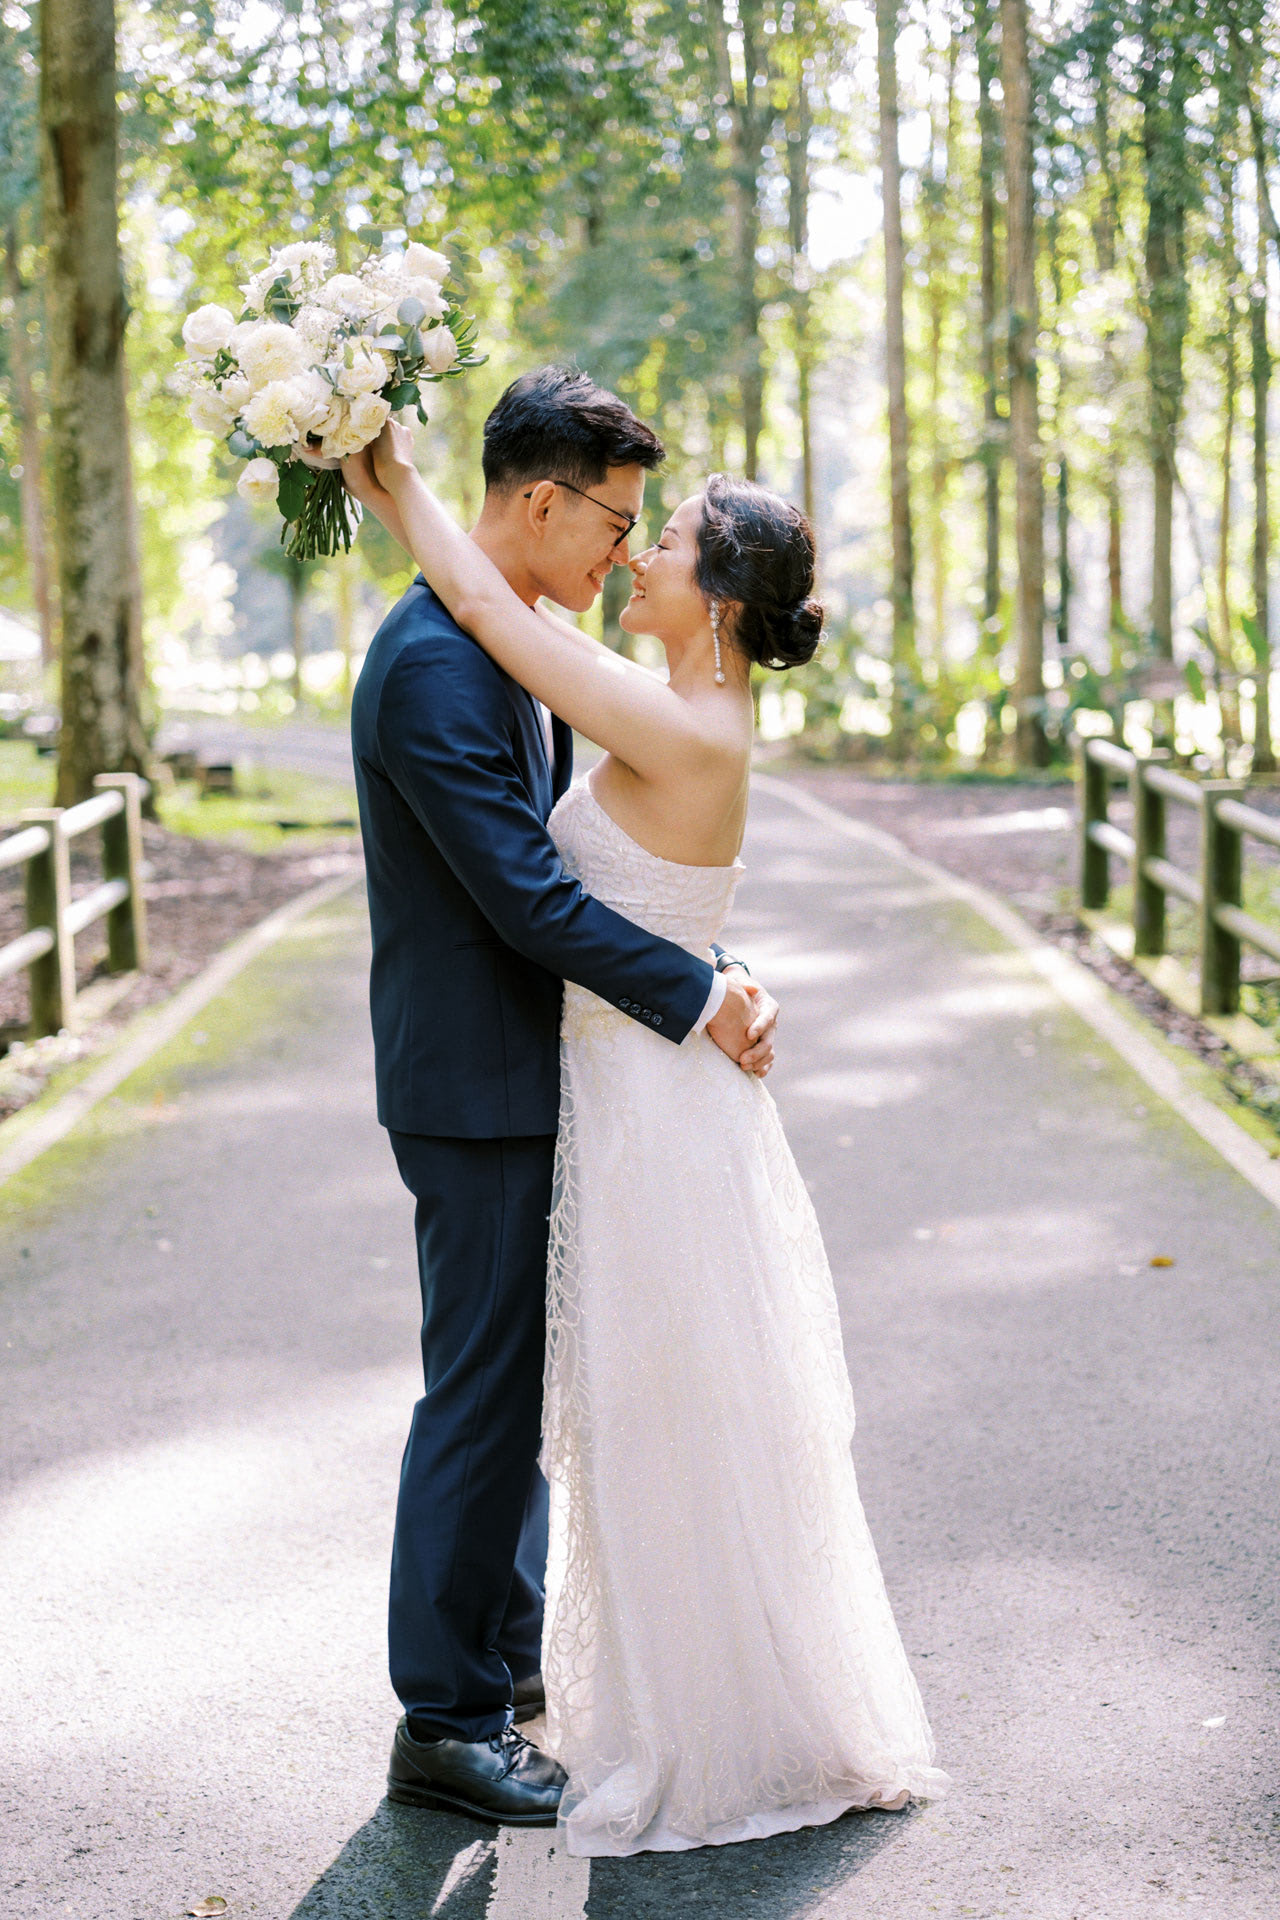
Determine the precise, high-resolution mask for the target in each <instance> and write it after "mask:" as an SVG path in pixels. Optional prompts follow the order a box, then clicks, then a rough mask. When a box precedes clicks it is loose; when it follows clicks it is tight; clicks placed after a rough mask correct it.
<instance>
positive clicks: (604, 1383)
mask: <svg viewBox="0 0 1280 1920" xmlns="http://www.w3.org/2000/svg"><path fill="white" fill-rule="evenodd" d="M550 827H551V832H552V834H553V836H554V838H555V840H556V843H557V845H558V846H559V849H560V852H561V856H562V858H563V860H564V862H565V865H566V866H567V867H568V868H569V870H570V871H571V872H572V873H573V874H574V875H575V876H576V877H577V878H578V879H580V880H581V881H582V883H583V885H584V886H585V887H586V888H587V889H588V890H589V891H590V892H591V893H593V894H594V895H595V897H596V898H597V899H598V900H601V901H603V902H604V903H605V904H606V905H608V906H611V907H614V908H616V909H617V910H618V912H620V913H623V914H625V915H626V916H627V918H628V919H631V920H634V921H636V922H637V923H638V924H639V925H641V926H644V927H647V928H649V929H650V930H651V931H652V932H654V933H660V934H663V935H665V936H666V937H667V938H668V939H670V940H674V941H676V942H677V943H679V944H680V945H682V946H685V947H688V948H689V949H690V950H692V951H696V952H705V951H706V949H707V947H708V944H709V942H710V941H711V940H713V939H714V938H715V937H716V935H717V933H718V932H719V930H720V928H721V926H722V925H723V923H724V921H725V919H726V917H727V915H728V911H729V907H730V904H731V902H732V899H733V894H734V890H735V888H736V886H737V883H738V879H739V877H740V875H741V873H742V872H743V868H742V865H741V863H740V862H737V863H735V865H734V866H733V867H689V866H682V865H677V864H676V863H674V862H672V861H669V860H663V859H659V858H658V856H657V855H655V854H651V853H648V852H646V851H645V850H644V849H643V848H642V847H640V846H639V845H638V844H637V843H636V842H635V841H634V840H632V839H631V838H630V836H629V835H627V834H626V833H624V832H623V831H622V829H621V828H620V827H619V826H617V825H616V824H615V823H614V822H613V820H611V819H610V817H609V816H608V814H606V813H605V812H604V811H603V809H602V808H601V807H600V805H599V803H598V802H597V801H596V800H595V798H594V796H593V795H592V793H591V791H590V789H589V787H588V786H587V785H586V784H585V783H583V784H580V785H578V786H575V787H572V788H570V790H569V792H568V793H567V794H565V796H564V797H563V799H561V801H560V802H559V804H558V805H557V807H556V808H555V811H554V812H553V814H552V816H551V822H550ZM561 1072H562V1096H561V1112H560V1131H559V1140H558V1144H557V1154H556V1186H555V1199H554V1206H553V1211H552V1218H551V1254H550V1262H549V1292H548V1346H547V1374H546V1413H545V1429H544V1459H543V1464H544V1466H545V1468H546V1472H547V1476H548V1478H549V1480H550V1482H551V1551H550V1558H549V1564H548V1575H547V1616H546V1629H545V1635H544V1644H543V1671H544V1675H545V1678H546V1686H547V1705H548V1714H547V1722H548V1744H549V1746H550V1748H551V1750H552V1752H554V1753H555V1754H556V1755H557V1757H558V1758H559V1759H560V1761H561V1762H562V1763H563V1765H564V1766H565V1768H566V1769H567V1771H568V1774H569V1784H568V1787H567V1789H566V1792H565V1795H564V1800H563V1803H562V1808H561V1820H562V1823H563V1825H564V1826H565V1828H566V1839H567V1844H568V1847H569V1851H570V1852H571V1853H575V1854H580V1855H597V1854H630V1853H638V1852H641V1851H651V1850H652V1851H676V1850H680V1849H684V1848H688V1847H697V1846H705V1845H709V1844H718V1843H721V1842H726V1841H736V1840H745V1839H752V1838H758V1837H761V1836H763V1835H765V1834H771V1833H780V1832H786V1831H791V1830H793V1829H795V1828H797V1827H803V1826H816V1825H820V1824H822V1823H823V1822H825V1821H829V1820H834V1819H835V1818H836V1817H837V1816H838V1815H839V1814H841V1813H843V1812H844V1811H845V1810H846V1809H848V1808H850V1807H867V1806H877V1805H879V1806H883V1805H886V1804H889V1803H892V1802H895V1801H897V1800H898V1799H899V1798H900V1796H902V1795H903V1794H906V1793H909V1794H912V1795H915V1796H918V1797H922V1798H924V1797H930V1796H933V1797H936V1796H937V1795H938V1794H940V1793H941V1792H942V1791H944V1790H945V1788H946V1786H947V1785H948V1780H947V1776H946V1775H945V1774H944V1773H942V1772H940V1771H939V1770H938V1769H937V1768H936V1767H935V1766H934V1765H933V1757H934V1749H933V1740H932V1736H931V1734H930V1730H929V1725H928V1721H927V1720H926V1718H925V1712H924V1708H923V1705H922V1703H921V1699H920V1694H919V1690H918V1688H917V1686H916V1683H915V1679H914V1677H913V1675H912V1673H911V1669H910V1667H909V1666H908V1664H907V1658H906V1654H905V1652H904V1651H903V1647H902V1642H901V1640H900V1638H899V1635H898V1630H897V1627H896V1625H895V1623H894V1619H893V1614H892V1611H891V1610H890V1606H889V1601H888V1598H887V1596H886V1593H885V1589H884V1583H883V1580H882V1578H881V1573H880V1567H879V1562H878V1560H877V1558H876V1552H875V1548H874V1546H873V1544H872V1541H871V1536H870V1534H869V1532H868V1530H867V1524H866V1520H865V1518H864V1516H863V1511H862V1506H861V1503H860V1501H859V1498H858V1490H857V1484H856V1481H855V1477H854V1469H853V1464H852V1459H851V1456H850V1442H851V1439H852V1434H853V1396H852V1392H851V1390H850V1386H849V1377H848V1373H847V1371H846V1368H845V1361H844V1352H843V1348H842V1345H841V1338H840V1325H839V1319H838V1314H837V1308H836V1299H835V1293H834V1289H833V1286H832V1282H831V1275H830V1270H829V1268H828V1266H827V1260H826V1255H825V1253H824V1251H823V1245H822V1239H821V1235H820V1233H819V1230H818V1224H817V1220H816V1218H815V1216H814V1212H813V1208H812V1205H811V1204H810V1201H809V1196H808V1193H807V1192H806V1190H805V1186H804V1183H803V1181H802V1180H801V1178H800V1175H799V1173H798V1171H797V1169H796V1164H795V1161H794V1160H793V1159H792V1156H791V1152H790V1149H789V1148H788V1146H787V1142H786V1139H785V1136H784V1134H783V1132H782V1127H781V1124H780V1122H779V1119H778V1115H777V1109H776V1108H775V1106H774V1103H773V1100H772V1098H771V1097H770V1095H769V1093H768V1091H767V1089H766V1088H765V1086H764V1084H763V1083H762V1082H761V1081H760V1080H758V1079H755V1078H753V1077H751V1076H749V1075H747V1074H744V1073H742V1072H740V1071H739V1069H738V1068H737V1067H735V1066H734V1065H733V1063H732V1062H731V1061H730V1060H728V1059H727V1058H726V1057H725V1056H724V1055H723V1054H722V1053H721V1052H720V1051H719V1049H718V1048H717V1047H716V1046H715V1044H714V1043H713V1042H712V1041H711V1040H710V1039H708V1038H706V1037H705V1036H701V1037H699V1036H691V1037H690V1038H689V1039H687V1040H686V1041H685V1043H684V1044H683V1045H682V1046H679V1047H677V1046H673V1045H672V1044H671V1042H670V1041H668V1040H664V1039H663V1038H662V1037H661V1035H660V1034H657V1033H654V1032H652V1031H650V1029H649V1028H648V1027H646V1026H644V1025H642V1024H641V1023H640V1022H638V1021H635V1020H631V1019H629V1018H628V1017H627V1016H626V1015H625V1014H623V1013H621V1012H619V1011H618V1010H617V1009H616V1008H614V1007H612V1006H610V1005H609V1004H608V1003H607V1002H605V1001H603V1000H600V999H597V998H596V996H595V995H594V994H591V993H589V992H587V991H586V989H585V988H582V987H578V986H575V985H573V984H572V983H569V984H567V985H566V988H565V1009H564V1022H563V1027H562V1038H561Z"/></svg>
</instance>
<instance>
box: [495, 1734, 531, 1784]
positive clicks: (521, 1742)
mask: <svg viewBox="0 0 1280 1920" xmlns="http://www.w3.org/2000/svg"><path fill="white" fill-rule="evenodd" d="M529 1744H530V1743H529V1741H527V1740H526V1739H525V1737H524V1735H523V1734H522V1733H517V1731H516V1729H515V1727H514V1726H510V1727H504V1728H503V1730H502V1732H501V1733H495V1734H494V1735H493V1736H492V1737H491V1739H490V1741H489V1746H490V1747H491V1748H492V1750H493V1752H494V1753H498V1754H502V1755H504V1756H505V1758H506V1762H507V1764H506V1766H505V1767H504V1768H503V1770H502V1777H503V1779H504V1780H505V1779H506V1777H507V1775H508V1774H509V1773H510V1772H511V1769H512V1768H513V1767H514V1766H515V1764H516V1762H517V1761H518V1760H519V1758H520V1755H521V1751H522V1750H523V1749H524V1748H525V1747H527V1746H528V1745H529Z"/></svg>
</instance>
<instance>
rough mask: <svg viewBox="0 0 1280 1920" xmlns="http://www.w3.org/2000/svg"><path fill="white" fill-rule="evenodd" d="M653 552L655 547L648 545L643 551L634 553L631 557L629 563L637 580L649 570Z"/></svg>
mask: <svg viewBox="0 0 1280 1920" xmlns="http://www.w3.org/2000/svg"><path fill="white" fill-rule="evenodd" d="M652 554H653V548H652V547H646V548H645V550H644V552H643V553H633V554H632V556H631V558H630V559H629V560H628V562H627V565H628V566H629V567H630V569H631V571H632V573H633V574H634V575H635V577H636V579H637V580H639V579H641V578H642V577H643V576H644V574H645V573H647V572H648V568H649V561H650V558H651V556H652Z"/></svg>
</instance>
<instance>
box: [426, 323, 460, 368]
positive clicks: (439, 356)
mask: <svg viewBox="0 0 1280 1920" xmlns="http://www.w3.org/2000/svg"><path fill="white" fill-rule="evenodd" d="M422 357H423V359H424V360H425V361H426V363H427V365H428V366H429V367H430V369H431V371H432V373H447V372H448V371H449V369H450V367H451V366H452V365H453V363H454V361H455V360H456V359H457V357H458V343H457V341H456V340H455V339H454V337H453V334H452V333H451V332H450V330H449V328H448V327H432V329H431V331H430V333H424V334H423V336H422Z"/></svg>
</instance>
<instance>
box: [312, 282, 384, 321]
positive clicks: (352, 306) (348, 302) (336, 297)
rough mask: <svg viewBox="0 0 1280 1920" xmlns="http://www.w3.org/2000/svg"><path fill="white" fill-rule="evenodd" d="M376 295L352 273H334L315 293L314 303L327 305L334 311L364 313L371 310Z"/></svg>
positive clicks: (319, 305)
mask: <svg viewBox="0 0 1280 1920" xmlns="http://www.w3.org/2000/svg"><path fill="white" fill-rule="evenodd" d="M375 304H376V296H375V295H372V294H371V293H370V291H369V289H368V287H366V286H365V284H364V282H363V281H362V280H357V279H356V276H355V275H354V273H335V274H334V276H333V278H332V279H331V280H326V281H325V283H324V285H323V286H322V287H321V288H320V290H319V291H318V293H317V294H316V305H317V306H318V307H328V308H330V309H331V311H332V312H334V313H350V314H357V315H361V316H363V315H365V314H368V313H370V312H372V310H373V307H374V305H375Z"/></svg>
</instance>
